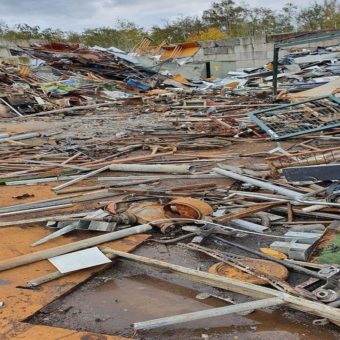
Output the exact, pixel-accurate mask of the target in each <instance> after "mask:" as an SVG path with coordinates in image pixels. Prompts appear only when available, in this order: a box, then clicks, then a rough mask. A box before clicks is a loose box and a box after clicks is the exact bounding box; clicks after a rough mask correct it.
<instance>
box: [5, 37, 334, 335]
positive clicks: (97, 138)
mask: <svg viewBox="0 0 340 340" xmlns="http://www.w3.org/2000/svg"><path fill="white" fill-rule="evenodd" d="M188 48H189V47H188ZM190 48H191V49H193V50H194V52H193V53H197V51H198V50H199V45H198V44H195V45H193V46H190ZM174 49H175V48H172V47H169V46H168V47H165V48H164V51H163V53H165V54H168V55H170V57H169V58H168V59H167V58H165V59H164V58H161V57H160V59H159V60H158V61H155V58H154V56H149V58H150V59H154V64H153V65H152V64H150V63H145V58H146V56H145V55H143V57H142V56H141V55H138V53H137V52H136V51H135V53H133V55H132V54H128V53H125V52H124V51H120V50H118V49H116V48H111V49H103V48H100V47H95V48H85V47H82V46H79V45H67V44H63V43H49V44H34V45H32V46H30V47H24V48H23V47H20V46H18V47H17V48H16V49H14V50H13V51H12V54H15V55H16V56H19V57H22V58H26V59H28V60H29V63H26V64H22V65H14V64H10V63H9V62H8V61H4V62H2V63H1V60H0V89H1V90H0V121H1V123H0V155H1V157H0V184H1V187H0V188H1V189H0V202H1V205H0V232H1V238H2V239H3V246H2V247H1V248H2V250H1V251H0V282H1V285H0V286H1V287H2V288H1V289H3V291H2V295H1V308H0V315H2V316H3V320H5V321H3V324H2V327H3V334H2V335H3V336H4V338H8V339H9V338H15V336H18V337H19V336H21V335H24V334H25V332H28V331H27V329H26V330H25V327H33V328H34V327H37V326H32V325H33V324H35V325H44V327H47V326H49V327H51V329H54V327H56V326H58V327H60V328H55V329H58V330H59V332H60V334H61V335H62V334H64V333H63V332H64V331H65V332H66V330H67V331H68V330H69V329H75V330H79V331H86V332H91V334H93V333H101V334H106V336H107V339H111V338H112V339H114V338H116V337H115V336H117V338H118V336H126V337H133V338H136V339H142V338H145V339H157V338H159V336H160V335H159V334H163V333H157V331H155V330H156V329H159V331H160V332H163V331H164V332H165V333H164V334H165V335H164V337H163V336H162V338H164V339H168V338H169V339H171V338H174V337H176V334H180V336H183V337H186V338H192V339H196V338H201V335H202V337H203V335H206V336H207V338H209V336H211V339H215V338H216V336H217V335H216V334H218V333H216V332H217V331H216V330H217V328H218V327H217V326H209V322H210V321H209V320H212V321H211V322H214V321H213V320H214V319H216V320H225V318H228V317H229V314H235V315H237V316H239V317H240V315H242V318H246V319H247V320H248V318H249V320H252V319H251V318H254V315H255V319H256V315H259V314H258V313H263V311H264V312H265V313H266V315H267V316H266V317H265V318H268V320H270V318H271V316H270V313H271V310H273V309H275V310H276V309H277V310H278V313H279V314H278V315H279V318H280V319H281V318H282V320H283V319H284V317H285V316H284V313H285V310H286V309H287V308H289V309H291V310H293V312H292V313H296V314H293V315H294V316H293V317H292V318H293V319H295V315H300V316H299V317H297V318H298V319H299V320H301V318H302V319H303V320H304V322H305V324H304V326H303V327H302V330H301V332H304V329H305V328H309V329H317V327H320V325H323V326H322V327H323V329H324V331H325V332H328V333H327V334H328V335H329V336H330V338H331V336H333V335H334V336H336V333H337V330H336V327H337V326H339V325H340V311H339V308H338V307H339V306H340V284H339V283H340V256H339V254H340V236H339V230H340V229H339V226H340V214H339V208H340V184H339V181H340V172H339V160H340V147H339V139H340V105H339V104H340V96H339V94H340V91H339V88H340V87H339V79H340V45H339V44H338V45H332V46H328V47H320V48H315V49H313V48H311V49H306V48H299V47H298V46H297V47H294V48H291V50H290V52H289V53H286V54H285V55H282V56H281V57H280V59H279V64H278V70H279V72H278V94H277V95H276V96H273V93H272V91H273V87H272V81H273V62H272V61H271V60H268V63H267V64H266V65H264V66H263V67H259V68H254V67H252V68H243V69H240V70H237V71H231V72H229V74H228V76H227V77H225V78H223V79H222V78H221V79H211V78H210V79H199V80H197V79H189V78H187V77H184V76H183V75H181V74H180V73H179V72H178V71H179V70H180V68H178V69H177V70H176V71H174V72H172V71H169V70H168V71H167V72H164V69H165V68H166V63H167V62H173V61H174V59H176V62H177V63H178V65H184V64H185V63H190V62H192V60H190V58H188V57H186V60H184V59H183V58H181V57H179V56H177V57H176V55H175V54H174V52H173V50H174ZM182 59H183V60H182ZM159 62H160V63H162V64H163V65H164V68H163V70H162V71H161V70H160V69H159V70H158V71H156V69H157V67H155V66H156V65H159V64H157V63H159ZM146 65H148V66H146ZM113 241H114V242H113ZM137 247H138V250H136V253H135V254H132V253H130V252H131V251H133V250H134V249H135V248H137ZM143 249H145V250H143ZM159 249H163V252H165V253H166V254H167V257H164V255H162V252H160V251H159ZM143 251H144V252H143ZM47 260H48V261H47ZM117 260H119V261H117ZM130 262H132V263H137V267H138V270H139V271H140V270H142V271H145V272H146V273H149V270H150V271H151V270H154V269H149V268H157V271H155V272H152V273H153V275H154V277H155V279H156V280H163V281H164V282H165V281H166V282H168V281H169V282H173V281H171V280H173V279H172V276H175V277H176V276H178V277H179V278H180V280H182V281H183V280H186V281H188V282H191V283H190V284H191V286H190V289H194V290H195V292H196V294H198V295H199V294H204V293H205V292H204V291H202V290H204V289H205V290H206V292H207V289H210V291H208V293H207V296H208V297H206V298H205V299H208V300H210V299H212V301H215V300H216V301H219V302H218V304H215V303H212V304H211V305H209V308H207V306H206V307H205V308H201V309H197V308H196V309H192V310H187V309H185V308H182V309H181V308H179V309H178V312H176V313H175V312H174V310H173V309H171V308H170V307H167V306H164V308H163V309H162V310H161V311H162V312H161V313H159V314H155V313H153V314H152V313H150V314H149V313H146V314H145V317H143V316H141V315H139V316H138V317H140V318H139V319H138V318H134V314H133V313H132V314H131V315H132V316H131V318H132V319H131V320H130V321H131V322H130V323H131V324H132V325H131V327H125V328H124V327H122V328H119V327H118V326H117V325H116V326H115V327H114V329H111V332H110V331H109V326H105V322H104V324H103V326H102V327H103V328H100V327H99V326H98V328H96V325H95V324H93V323H92V322H93V320H92V319H93V318H95V317H94V316H93V318H92V319H91V317H89V321H88V323H87V325H86V324H82V323H81V321H79V323H80V326H74V325H73V326H72V324H71V321H70V320H72V317H74V318H77V316H75V315H73V316H72V314H68V310H67V311H65V315H66V316H67V317H59V318H57V317H56V316H55V315H56V313H58V309H54V308H53V306H54V305H53V304H54V303H58V301H60V300H59V298H61V297H62V296H66V298H65V299H67V296H68V295H70V296H71V295H72V294H78V293H77V292H78V291H81V289H82V288H77V289H76V291H75V293H71V290H74V289H75V287H77V286H78V285H80V284H83V287H86V285H87V284H88V283H84V282H85V281H86V280H89V279H90V278H92V280H95V279H96V278H97V279H98V277H99V278H100V276H101V275H104V276H105V275H106V274H105V273H108V274H107V275H111V279H110V280H115V279H119V277H118V276H117V277H116V278H115V275H116V274H117V273H116V274H115V271H114V270H115V268H116V266H117V268H118V269H117V271H118V270H120V271H121V272H120V274H122V273H124V268H130V267H129V266H132V265H131V264H130ZM55 263H57V264H58V265H57V266H56V267H54V266H53V264H55ZM142 265H143V266H142ZM38 266H41V267H38ZM125 266H126V267H125ZM144 266H145V269H143V268H144ZM70 268H71V269H70ZM119 268H120V269H119ZM58 269H60V270H58ZM112 270H113V271H112ZM133 270H136V269H133ZM133 270H132V271H133ZM159 270H160V271H159ZM110 271H111V272H110ZM169 273H171V275H170V274H169ZM68 280H69V281H68ZM182 281H179V282H180V283H178V282H177V281H175V282H176V284H179V285H181V284H183V285H185V284H184V283H183V282H182ZM89 282H93V281H91V280H90V281H89ZM192 282H193V283H192ZM130 283H131V282H130ZM90 285H91V283H90ZM204 287H205V288H204ZM58 289H60V292H58ZM84 289H85V288H84ZM155 289H156V288H155ZM6 292H8V293H6ZM21 292H24V293H23V294H28V295H25V296H24V297H22V296H21ZM137 293H138V292H137ZM137 293H136V292H134V293H131V294H137ZM225 293H227V294H230V296H231V297H229V295H228V297H224V294H225ZM139 294H141V295H143V291H140V292H139ZM198 295H197V296H198ZM98 296H99V295H98ZM84 300H86V292H85V293H84ZM194 300H195V299H194ZM196 300H198V298H197V299H196ZM117 301H118V298H117ZM50 303H52V304H51V305H49V304H50ZM129 303H131V304H133V299H132V298H131V301H129ZM183 303H184V304H185V302H183ZM26 305H30V307H28V310H27V313H26V312H22V313H21V312H20V313H21V314H20V313H19V314H18V315H16V313H15V310H16V309H17V308H19V307H20V308H23V306H26ZM46 306H52V307H51V308H50V309H51V311H50V312H49V313H47V315H49V316H48V317H44V315H46V312H44V308H45V307H46ZM139 307H140V306H139ZM133 308H137V307H136V306H135V307H133ZM260 309H261V310H262V312H261V311H258V310H260ZM156 311H157V310H156ZM167 311H168V312H167ZM116 312H117V311H116ZM116 312H115V313H116ZM44 313H45V314H44ZM112 313H113V312H112ZM242 313H243V314H242ZM249 313H250V314H249ZM301 313H303V314H301ZM248 314H249V315H248ZM226 315H228V316H226ZM301 315H302V316H301ZM221 316H222V319H218V318H219V317H221ZM111 317H112V318H116V317H117V318H118V316H117V315H116V314H115V315H109V318H111ZM98 318H99V317H98ZM197 320H199V321H200V322H203V323H205V325H207V327H205V329H204V330H205V331H206V332H207V334H203V333H202V334H201V333H200V336H198V337H197V334H195V330H197V329H198V330H199V331H198V332H202V331H203V330H202V329H201V328H200V327H198V326H197V327H196V328H195V327H193V328H192V330H189V331H188V330H186V331H185V332H187V333H181V332H182V331H183V330H182V328H181V324H182V323H185V325H191V323H192V322H194V321H197ZM207 320H208V321H207ZM259 322H261V321H259ZM18 323H20V324H19V326H18ZM28 324H31V326H28ZM20 325H21V326H20ZM25 325H26V326H25ZM91 325H92V326H91ZM169 327H170V328H169ZM275 327H276V325H273V329H274V328H275ZM33 328H32V329H33ZM184 328H185V327H184ZM63 329H64V331H63ZM188 329H191V328H190V327H189V328H188ZM167 331H169V334H170V335H166V332H167ZM177 331H178V332H179V333H176V332H177ZM41 332H43V331H42V330H41ZM48 332H50V331H48ZM153 332H156V333H153ZM171 332H172V333H171ZM223 332H224V333H222V334H219V335H218V336H222V337H223V336H224V335H226V334H228V329H225V330H224V331H223ZM316 332H317V331H316ZM41 334H43V333H41ZM65 334H66V333H65ZM81 336H83V335H81V333H79V338H81ZM93 336H95V335H93ZM46 338H49V337H46ZM51 339H52V337H51Z"/></svg>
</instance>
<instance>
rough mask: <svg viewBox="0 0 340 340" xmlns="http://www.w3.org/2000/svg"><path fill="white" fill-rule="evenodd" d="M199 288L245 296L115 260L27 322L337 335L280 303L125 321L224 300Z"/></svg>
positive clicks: (208, 335) (208, 334)
mask: <svg viewBox="0 0 340 340" xmlns="http://www.w3.org/2000/svg"><path fill="white" fill-rule="evenodd" d="M143 247H144V246H143ZM143 247H141V248H140V249H138V251H137V252H138V253H142V254H143V255H145V256H150V257H155V256H154V255H155V254H151V255H150V249H151V247H150V248H149V247H147V246H145V248H144V249H143ZM142 249H143V250H142ZM145 252H147V253H148V254H145ZM153 252H155V248H153ZM158 255H159V256H158V257H159V259H162V260H166V261H169V262H170V258H172V259H174V256H177V261H178V262H177V263H179V264H182V265H183V266H191V267H194V266H193V264H195V263H196V264H197V258H194V257H184V256H183V254H179V253H178V252H177V253H176V255H174V253H172V251H170V252H164V253H159V252H158ZM205 265H209V264H205V263H203V268H202V269H203V270H205V269H206V267H205ZM202 292H206V293H210V294H218V295H220V296H224V297H232V298H234V299H235V300H236V301H237V302H244V301H245V300H246V299H245V298H244V297H242V296H239V295H238V296H235V295H232V294H231V293H229V292H224V291H221V290H218V289H214V288H210V287H207V286H205V285H201V284H198V283H193V282H189V281H186V280H182V279H180V278H177V277H176V276H175V275H173V274H171V273H168V272H164V271H158V270H155V269H151V268H148V267H145V266H141V265H138V264H135V263H131V262H128V261H122V260H119V261H116V263H115V264H114V265H113V267H112V268H111V269H109V270H107V271H105V272H104V273H102V274H100V275H98V276H97V277H94V278H93V279H91V280H90V281H89V282H87V283H85V284H84V285H82V286H81V287H80V288H78V289H77V290H75V291H74V292H72V293H71V294H69V295H67V296H65V297H63V298H61V299H59V300H57V301H55V302H53V303H52V304H50V305H48V306H46V307H44V308H43V309H42V311H41V312H40V313H39V314H37V315H36V316H34V317H33V318H31V320H28V321H29V322H31V323H34V324H45V325H50V326H55V327H62V328H68V329H74V330H78V331H91V332H96V333H103V334H112V335H121V336H125V337H133V338H135V339H145V340H156V339H165V340H167V339H169V340H174V339H214V340H215V339H233V340H237V339H257V340H260V339H261V340H262V339H265V340H273V339H275V340H276V339H279V340H280V339H282V340H290V339H292V340H293V339H308V340H310V339H311V340H319V339H323V340H328V339H329V340H331V339H337V338H338V337H337V329H336V327H335V326H331V325H327V326H323V327H316V326H313V325H312V324H311V323H312V320H313V317H311V316H307V315H306V314H303V313H300V312H296V311H293V310H291V309H288V308H282V307H281V308H280V309H275V308H271V309H266V310H261V311H256V312H254V313H251V314H248V315H246V316H242V315H237V314H232V315H227V316H223V317H216V318H209V319H205V320H201V321H194V322H187V323H183V324H179V325H176V326H171V327H163V328H160V329H155V330H148V331H138V333H137V334H133V331H132V328H131V326H130V325H131V324H132V323H134V322H139V321H145V320H150V319H156V318H160V317H165V316H170V315H176V314H181V313H188V312H194V311H199V310H204V309H208V308H213V307H222V306H226V305H227V303H226V302H224V301H221V300H219V299H216V298H211V297H210V298H208V299H205V300H199V299H197V298H196V295H197V294H199V293H202Z"/></svg>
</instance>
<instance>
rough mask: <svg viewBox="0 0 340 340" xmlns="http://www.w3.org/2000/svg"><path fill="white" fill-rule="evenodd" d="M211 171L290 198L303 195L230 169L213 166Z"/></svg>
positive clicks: (298, 197) (297, 198)
mask: <svg viewBox="0 0 340 340" xmlns="http://www.w3.org/2000/svg"><path fill="white" fill-rule="evenodd" d="M213 171H214V172H215V173H216V174H219V175H222V176H226V177H230V178H233V179H236V180H238V181H241V182H244V183H249V184H252V185H255V186H257V187H260V188H263V189H267V190H271V191H274V192H277V193H279V194H281V195H284V196H286V197H289V198H292V199H294V200H299V199H302V198H303V196H304V194H301V193H299V192H296V191H293V190H289V189H286V188H283V187H279V186H278V185H274V184H272V183H268V182H264V181H261V180H259V179H255V178H252V177H248V176H243V175H239V174H237V173H235V172H232V171H228V170H223V169H220V168H213Z"/></svg>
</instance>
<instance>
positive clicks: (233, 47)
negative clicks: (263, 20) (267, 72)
mask: <svg viewBox="0 0 340 340" xmlns="http://www.w3.org/2000/svg"><path fill="white" fill-rule="evenodd" d="M200 44H201V50H200V52H199V53H198V54H197V55H196V56H195V57H194V60H195V62H202V63H203V62H209V61H210V62H228V63H229V65H234V67H235V70H236V69H242V68H247V67H254V68H256V67H262V66H264V65H265V64H267V63H268V62H271V61H272V60H273V50H274V43H273V42H267V39H266V37H265V36H258V37H246V38H234V39H226V40H218V41H205V42H201V43H200ZM339 44H340V39H329V40H324V41H319V42H313V43H308V44H304V45H297V47H299V48H307V49H313V48H316V47H322V46H332V45H339ZM288 51H289V49H281V50H280V56H282V55H285V54H287V53H288Z"/></svg>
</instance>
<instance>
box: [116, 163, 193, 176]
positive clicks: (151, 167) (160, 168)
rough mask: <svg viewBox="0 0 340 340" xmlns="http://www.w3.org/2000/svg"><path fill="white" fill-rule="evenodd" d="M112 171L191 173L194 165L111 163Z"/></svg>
mask: <svg viewBox="0 0 340 340" xmlns="http://www.w3.org/2000/svg"><path fill="white" fill-rule="evenodd" d="M110 170H112V171H124V172H129V171H131V172H164V173H171V174H190V173H191V171H192V170H193V167H192V166H190V165H187V164H181V165H173V164H169V165H168V164H112V165H110Z"/></svg>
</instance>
